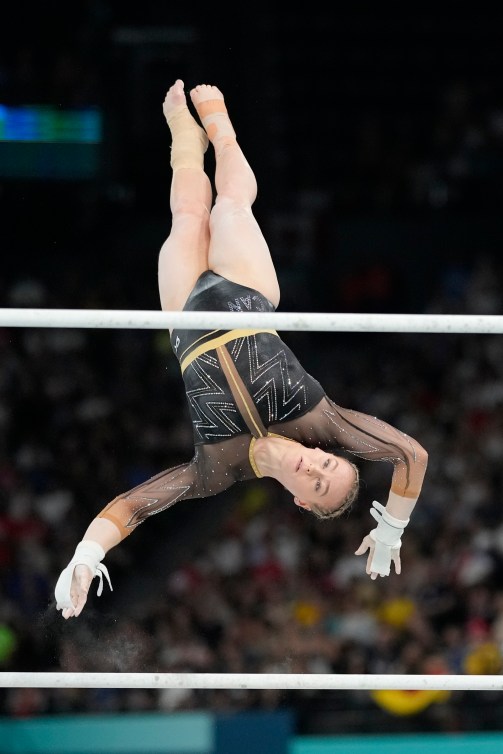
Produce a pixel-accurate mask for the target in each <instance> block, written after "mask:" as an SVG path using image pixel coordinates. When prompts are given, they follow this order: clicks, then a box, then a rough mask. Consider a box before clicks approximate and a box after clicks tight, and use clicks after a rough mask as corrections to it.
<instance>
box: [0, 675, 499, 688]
mask: <svg viewBox="0 0 503 754" xmlns="http://www.w3.org/2000/svg"><path fill="white" fill-rule="evenodd" d="M0 687H3V688H88V689H96V688H100V689H104V688H114V689H118V688H129V689H131V688H142V689H166V688H167V689H180V688H184V689H283V690H296V691H304V690H329V689H342V690H362V689H363V690H372V689H405V690H413V691H418V690H419V691H420V690H426V689H441V690H449V691H503V675H391V674H390V675H387V674H375V675H373V674H356V673H355V674H351V673H348V674H328V673H327V674H325V673H59V672H54V673H27V672H24V673H15V672H9V673H0Z"/></svg>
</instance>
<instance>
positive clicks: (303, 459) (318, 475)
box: [282, 443, 355, 513]
mask: <svg viewBox="0 0 503 754" xmlns="http://www.w3.org/2000/svg"><path fill="white" fill-rule="evenodd" d="M282 465H283V469H282V470H283V479H282V482H283V484H284V486H285V487H286V489H287V490H288V491H289V492H291V493H292V494H293V496H294V503H295V504H296V505H298V506H299V508H305V509H306V510H312V509H313V508H314V507H315V508H317V509H318V510H319V511H322V512H323V513H331V512H333V511H334V510H337V508H338V507H339V506H340V505H341V504H342V503H343V501H344V500H345V499H346V496H347V495H348V494H349V492H350V490H351V488H352V487H353V485H354V483H355V469H354V466H353V465H352V464H351V463H349V461H347V460H346V459H345V458H341V457H340V456H334V455H332V453H326V452H325V451H323V450H320V449H319V448H306V447H304V446H303V445H300V444H299V443H295V444H294V443H292V445H291V448H288V450H287V452H286V453H285V456H284V458H283V464H282Z"/></svg>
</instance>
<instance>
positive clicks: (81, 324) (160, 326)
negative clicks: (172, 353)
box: [0, 308, 503, 334]
mask: <svg viewBox="0 0 503 754" xmlns="http://www.w3.org/2000/svg"><path fill="white" fill-rule="evenodd" d="M0 327H56V328H109V329H125V330H127V329H137V330H138V329H143V330H167V329H169V328H173V329H185V330H215V329H221V330H232V329H234V328H240V329H243V328H246V329H256V328H264V329H274V330H294V331H311V332H395V333H398V332H401V333H404V332H408V333H413V332H414V333H451V334H456V333H458V334H470V333H472V334H473V333H481V334H495V333H503V316H500V315H492V314H349V313H334V314H328V313H315V312H245V311H188V312H180V311H154V310H152V311H151V310H131V311H128V310H125V309H124V310H123V309H118V310H113V309H110V310H108V309H101V310H100V309H16V308H6V309H0Z"/></svg>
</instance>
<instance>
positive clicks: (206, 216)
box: [62, 79, 212, 619]
mask: <svg viewBox="0 0 503 754" xmlns="http://www.w3.org/2000/svg"><path fill="white" fill-rule="evenodd" d="M163 112H164V116H165V118H166V121H167V123H168V126H169V128H170V131H171V138H172V144H171V167H172V170H173V173H172V179H171V191H170V208H171V215H172V222H171V230H170V234H169V236H168V238H167V239H166V241H165V242H164V244H163V246H162V248H161V251H160V253H159V264H158V284H159V296H160V300H161V307H162V308H163V309H167V310H178V309H182V308H183V306H184V304H185V301H186V300H187V297H188V295H189V293H190V292H191V290H192V288H193V287H194V284H195V282H196V280H197V279H198V277H199V275H200V274H201V273H202V272H204V271H205V270H207V269H208V255H209V242H210V227H209V224H210V210H211V203H212V191H211V183H210V180H209V178H208V176H207V175H206V174H205V173H204V167H203V162H204V153H205V151H206V149H207V146H208V138H207V136H206V133H205V132H204V130H203V129H202V128H201V127H200V126H199V125H198V124H197V123H196V121H195V119H194V118H193V116H192V115H191V114H190V112H189V110H188V108H187V103H186V99H185V93H184V88H183V81H181V80H180V79H178V80H177V81H176V82H175V83H174V84H173V86H172V87H171V88H170V89H169V91H168V92H167V94H166V98H165V100H164V103H163ZM108 507H109V506H107V508H108ZM105 510H106V509H105ZM102 513H103V511H102ZM112 518H113V514H112V513H110V512H107V515H106V517H104V516H102V515H101V514H100V515H98V516H97V517H96V518H95V519H94V520H93V521H92V522H91V524H90V525H89V527H88V529H87V531H86V533H85V534H84V537H83V542H85V543H89V546H90V548H91V552H90V557H91V559H92V558H93V557H94V552H93V548H94V549H95V550H96V549H97V548H101V552H102V553H103V557H104V554H106V553H107V552H108V551H109V550H110V549H111V548H112V547H115V546H116V545H117V544H119V542H121V541H122V539H124V536H125V534H124V529H123V528H121V527H120V525H117V526H116V525H115V524H114V522H113V521H112V520H111V519H112ZM101 552H98V553H97V554H96V556H95V557H96V558H97V559H101V558H100V557H99V556H100V555H101ZM72 567H73V566H72V565H71V564H70V566H69V568H70V569H71V568H72ZM92 578H93V576H92V574H91V570H90V568H88V567H87V566H86V565H82V564H78V565H75V567H74V568H73V574H72V576H71V586H70V595H71V601H72V603H73V607H65V608H63V609H62V615H63V617H64V618H65V619H67V618H71V617H75V618H76V617H77V616H79V615H80V613H81V612H82V610H83V608H84V605H85V604H86V600H87V594H88V592H89V587H90V585H91V582H92Z"/></svg>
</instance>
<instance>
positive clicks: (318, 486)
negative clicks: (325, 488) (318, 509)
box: [314, 479, 321, 492]
mask: <svg viewBox="0 0 503 754" xmlns="http://www.w3.org/2000/svg"><path fill="white" fill-rule="evenodd" d="M320 487H321V482H320V480H319V479H318V481H317V482H316V484H315V485H314V489H315V491H316V492H318V491H319V489H320Z"/></svg>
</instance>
